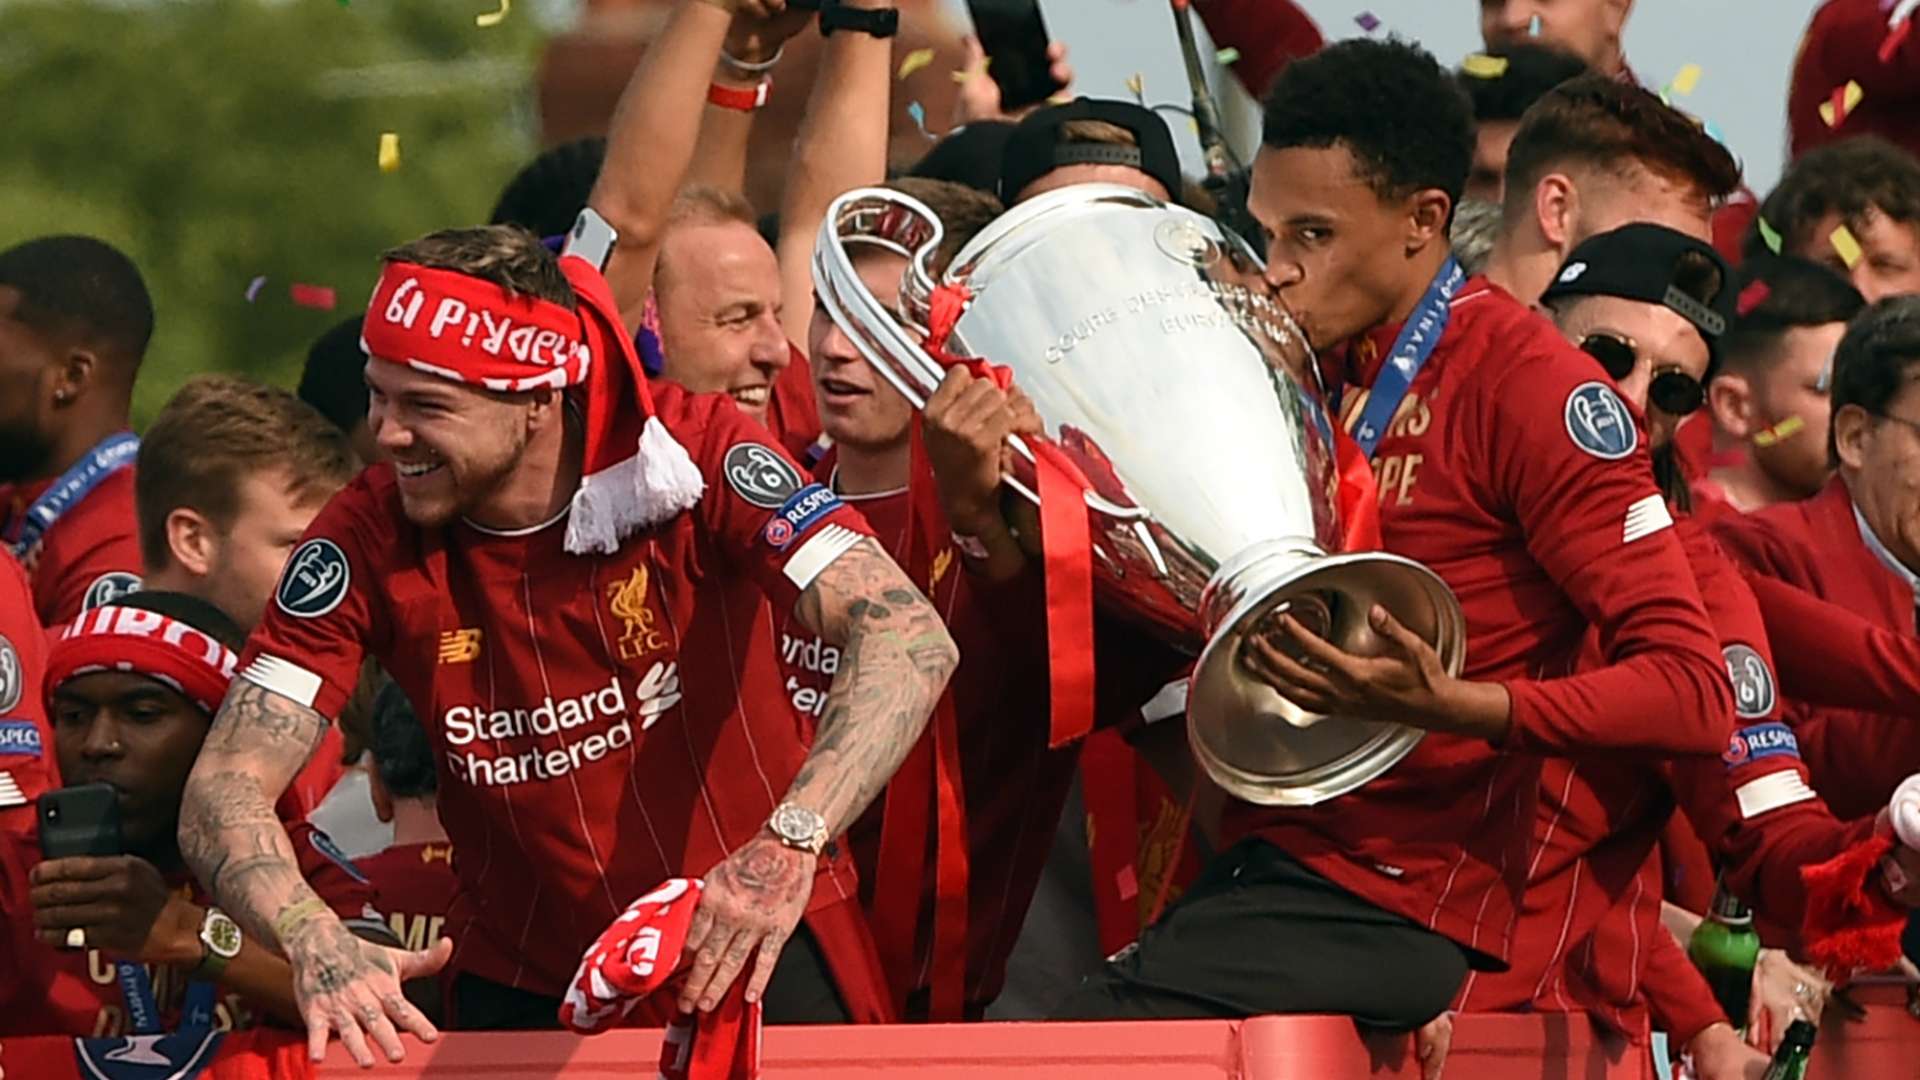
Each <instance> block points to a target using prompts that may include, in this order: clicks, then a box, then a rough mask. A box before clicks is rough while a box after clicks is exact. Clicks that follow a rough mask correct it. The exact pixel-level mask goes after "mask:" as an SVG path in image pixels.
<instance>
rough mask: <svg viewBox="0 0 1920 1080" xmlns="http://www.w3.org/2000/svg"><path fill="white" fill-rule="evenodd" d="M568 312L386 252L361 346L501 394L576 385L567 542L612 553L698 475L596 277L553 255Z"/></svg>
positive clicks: (683, 495) (669, 508)
mask: <svg viewBox="0 0 1920 1080" xmlns="http://www.w3.org/2000/svg"><path fill="white" fill-rule="evenodd" d="M560 269H561V271H562V272H563V273H565V274H566V277H567V281H568V283H569V284H571V285H572V286H573V293H574V297H575V300H576V301H577V303H578V305H579V310H578V311H568V310H567V309H566V308H565V307H564V306H562V305H560V304H556V303H553V302H552V301H548V300H540V299H537V298H535V297H531V296H525V295H520V294H515V293H512V292H509V291H508V290H506V289H504V288H502V287H501V286H499V285H495V284H494V283H492V282H490V281H482V280H480V279H479V278H475V277H471V276H469V275H467V274H463V273H460V272H458V271H454V270H440V269H433V268H429V267H425V266H420V265H417V264H414V263H407V262H390V263H388V264H387V265H386V268H385V270H383V271H382V272H381V275H380V283H379V284H378V285H377V286H375V287H374V290H373V298H372V299H371V300H370V301H369V302H368V304H367V317H366V320H365V321H364V322H363V323H362V330H361V341H360V344H361V347H362V348H363V349H365V350H366V352H367V354H368V355H369V356H372V357H375V358H377V359H380V360H385V361H389V362H392V363H397V364H405V365H406V366H408V367H410V368H413V369H414V370H415V371H421V372H425V373H426V374H429V375H435V376H438V377H440V378H443V379H450V380H452V381H454V382H459V383H464V384H466V385H469V386H477V387H481V388H484V389H487V390H495V391H500V392H507V393H513V392H520V391H527V390H538V389H542V388H552V389H556V390H564V389H567V388H569V387H584V388H585V391H586V393H585V401H584V404H585V410H586V456H585V461H584V464H583V466H582V468H581V478H580V487H579V489H578V490H576V491H575V492H574V495H573V505H572V509H571V513H570V516H569V518H568V521H567V535H566V548H567V550H568V551H570V552H573V553H575V554H581V553H585V552H594V551H597V552H611V551H613V550H615V549H616V548H618V547H619V546H620V542H621V541H622V540H624V539H626V538H627V537H628V536H629V535H631V534H632V533H634V532H635V531H637V530H639V529H643V528H648V527H650V526H654V525H658V524H660V523H661V522H664V521H667V520H669V519H671V518H672V517H674V516H675V515H676V514H679V513H681V512H682V511H685V510H687V509H689V508H691V507H692V506H693V505H694V503H696V502H698V501H699V499H700V494H701V491H702V490H703V489H704V487H705V481H704V480H703V479H702V477H701V475H700V470H699V469H698V468H697V467H696V466H695V465H694V463H693V459H692V458H691V457H690V456H688V454H687V451H686V449H685V448H684V447H682V446H681V445H680V444H679V443H678V442H676V441H675V440H674V438H673V435H672V434H671V433H669V432H668V431H667V429H666V425H664V424H662V423H661V422H660V418H659V417H658V416H657V415H655V411H654V406H653V395H652V394H651V393H650V392H649V391H648V389H647V379H646V374H645V372H644V371H643V370H642V369H641V366H640V360H639V357H638V356H637V355H636V354H635V353H634V347H633V339H632V338H631V337H629V336H628V335H627V333H626V331H625V329H624V328H623V326H622V325H621V322H620V314H619V307H618V305H616V304H615V303H614V299H613V293H612V291H611V290H610V289H609V288H608V287H607V282H606V279H605V278H603V277H601V276H600V272H599V271H598V270H596V269H594V268H593V266H592V264H591V263H589V262H588V261H587V260H586V259H583V258H581V257H579V256H577V255H562V256H561V257H560Z"/></svg>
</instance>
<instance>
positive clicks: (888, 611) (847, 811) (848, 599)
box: [680, 538, 960, 1011]
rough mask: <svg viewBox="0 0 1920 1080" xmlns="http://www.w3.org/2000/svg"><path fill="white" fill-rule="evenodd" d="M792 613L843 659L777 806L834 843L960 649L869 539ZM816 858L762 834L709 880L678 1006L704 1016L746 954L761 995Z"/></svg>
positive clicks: (751, 990)
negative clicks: (785, 806) (815, 818)
mask: <svg viewBox="0 0 1920 1080" xmlns="http://www.w3.org/2000/svg"><path fill="white" fill-rule="evenodd" d="M794 612H795V614H796V615H797V616H798V617H799V619H800V621H801V622H803V623H804V624H805V625H806V626H807V628H808V629H809V630H812V631H813V632H815V633H817V634H819V635H820V636H821V637H823V638H825V639H826V640H827V641H828V642H829V643H831V644H833V645H836V646H838V647H839V648H840V653H841V660H840V669H839V671H838V673H837V674H835V675H834V679H833V686H832V688H831V689H830V690H829V691H828V693H827V703H826V708H825V710H824V712H823V713H822V715H821V719H820V726H819V730H818V732H817V734H816V735H815V736H814V743H813V749H812V750H811V751H810V752H809V753H808V754H807V759H806V761H805V762H804V763H802V765H801V766H800V771H799V773H798V774H797V775H796V776H795V777H794V780H793V784H792V786H791V787H789V788H788V789H787V792H786V798H785V800H784V801H786V802H789V803H793V804H796V805H798V806H801V807H804V808H806V809H808V810H811V811H813V812H814V813H816V814H819V815H820V816H821V817H822V818H824V819H825V821H826V829H827V835H829V836H838V835H840V834H841V833H844V832H845V831H846V829H847V826H848V825H850V824H852V823H853V820H854V819H855V818H857V817H858V816H859V815H860V812H861V811H862V810H865V809H866V807H867V804H868V803H870V802H872V801H873V798H874V796H876V795H878V794H879V793H880V789H881V788H883V787H885V786H886V783H887V781H888V780H889V779H890V778H892V776H893V773H894V770H896V769H898V768H899V767H900V762H901V761H903V760H904V759H905V758H906V756H907V751H908V750H909V749H911V748H912V747H913V744H914V742H915V740H917V739H919V737H920V733H921V731H922V730H923V729H924V728H925V727H926V723H927V717H928V716H929V715H930V714H931V713H932V711H933V706H934V703H935V702H936V701H937V700H938V699H939V697H940V694H941V691H942V690H944V689H945V687H946V684H947V677H948V676H949V675H951V674H952V673H953V669H954V666H955V665H956V664H958V663H959V660H960V654H959V650H958V649H956V648H955V647H954V644H953V639H952V638H951V637H950V636H948V634H947V628H946V627H945V626H944V625H943V624H942V623H941V621H940V617H939V615H938V614H937V613H936V612H935V611H934V609H933V605H931V604H930V603H928V602H927V599H926V597H925V596H923V595H921V593H920V590H919V589H917V588H915V587H914V585H913V582H912V581H910V580H908V578H907V575H906V574H905V573H904V572H903V571H901V569H900V567H899V566H897V565H895V564H894V561H893V560H892V559H890V558H888V557H887V555H886V553H885V552H883V551H881V550H880V547H879V545H878V544H876V543H875V542H874V541H873V540H872V539H871V538H868V539H863V540H861V541H860V542H859V543H857V544H855V545H854V546H853V547H851V548H849V549H847V550H846V551H845V552H844V553H842V554H841V555H840V556H839V557H838V558H836V559H834V560H833V562H831V563H829V564H828V565H827V567H826V568H825V569H823V570H821V571H820V573H819V574H818V575H817V576H816V577H815V578H814V580H813V582H812V583H811V584H810V585H808V587H807V589H806V591H805V592H803V593H802V594H801V596H800V601H799V603H798V605H797V606H796V607H795V609H794ZM817 862H818V860H817V858H816V857H815V856H813V855H811V854H808V853H807V852H805V851H801V850H799V849H796V848H792V847H788V846H786V845H785V844H783V843H781V842H780V841H779V840H778V839H776V838H775V837H774V836H773V834H772V833H771V831H769V830H767V829H762V830H761V831H760V833H759V834H758V835H756V836H755V837H754V838H753V839H752V840H749V841H748V842H747V843H745V844H743V845H742V846H741V847H740V849H739V850H737V851H735V852H734V853H733V854H732V855H730V856H728V857H727V859H726V861H725V862H722V863H721V864H720V865H718V866H716V867H714V868H713V869H712V870H711V871H709V872H708V873H707V875H706V878H705V882H706V891H705V893H704V895H703V896H702V897H701V901H700V907H699V909H698V910H697V911H695V913H694V917H693V923H692V925H691V926H690V927H689V929H688V932H687V941H686V948H687V949H688V950H689V951H691V952H692V953H693V956H694V960H693V967H692V971H691V973H690V975H689V976H688V979H687V983H686V989H685V990H683V991H682V993H681V998H680V1005H681V1007H682V1008H684V1009H692V1008H694V1007H696V1006H697V1007H698V1008H700V1009H701V1010H703V1011H710V1010H712V1009H713V1008H714V1007H715V1006H716V1005H717V1004H718V1003H719V1001H720V999H721V997H722V996H723V995H724V994H725V993H726V991H727V988H728V987H729V986H731V985H732V984H733V980H734V979H735V978H737V977H739V975H740V973H741V972H742V971H743V970H744V969H745V968H746V964H747V961H748V959H749V958H752V957H753V956H754V954H755V951H756V949H757V950H758V959H757V960H756V961H755V963H754V967H753V972H752V975H751V977H750V978H749V980H748V983H747V999H748V1000H749V1001H753V1000H757V999H758V998H759V996H760V993H761V992H762V991H763V990H765V989H766V985H767V980H768V978H770V977H771V976H772V974H773V966H774V963H775V962H776V961H777V960H778V959H779V957H780V950H781V948H782V947H783V946H784V945H785V944H786V940H787V938H788V937H789V936H790V935H792V933H793V929H794V927H795V926H796V925H797V924H798V923H799V921H800V915H801V913H802V912H804V911H805V910H806V906H807V899H808V897H809V896H810V895H811V894H812V891H813V878H814V872H815V868H816V865H817Z"/></svg>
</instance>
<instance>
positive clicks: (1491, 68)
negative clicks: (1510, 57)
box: [1460, 53, 1507, 79]
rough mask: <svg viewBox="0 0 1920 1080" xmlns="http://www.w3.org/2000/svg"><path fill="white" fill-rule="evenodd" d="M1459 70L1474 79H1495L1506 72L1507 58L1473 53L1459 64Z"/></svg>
mask: <svg viewBox="0 0 1920 1080" xmlns="http://www.w3.org/2000/svg"><path fill="white" fill-rule="evenodd" d="M1460 70H1461V71H1464V72H1466V73H1467V74H1469V75H1471V76H1473V77H1474V78H1476V79H1497V78H1499V77H1500V76H1502V75H1505V74H1506V73H1507V58H1506V57H1504V56H1488V55H1487V54H1486V53H1474V54H1473V55H1472V56H1469V57H1467V58H1466V60H1465V61H1463V62H1462V63H1461V64H1460Z"/></svg>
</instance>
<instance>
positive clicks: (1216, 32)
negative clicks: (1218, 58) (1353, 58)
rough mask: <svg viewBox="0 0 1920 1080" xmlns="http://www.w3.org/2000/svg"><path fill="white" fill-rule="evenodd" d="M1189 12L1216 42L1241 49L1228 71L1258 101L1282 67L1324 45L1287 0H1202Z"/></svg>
mask: <svg viewBox="0 0 1920 1080" xmlns="http://www.w3.org/2000/svg"><path fill="white" fill-rule="evenodd" d="M1194 10H1196V11H1198V12H1199V13H1200V20H1201V21H1202V22H1204V23H1206V26H1207V34H1208V36H1209V37H1211V38H1213V43H1214V44H1215V45H1216V46H1218V47H1219V48H1222V49H1226V48H1232V49H1235V50H1237V51H1238V52H1239V53H1240V59H1238V60H1236V61H1234V62H1233V73H1234V75H1236V76H1238V77H1239V79H1240V85H1241V86H1244V87H1246V89H1247V92H1248V93H1249V94H1252V95H1253V96H1254V97H1255V98H1256V99H1259V100H1265V99H1266V96H1267V88H1268V87H1270V86H1272V85H1273V80H1274V77H1275V76H1277V75H1279V74H1280V69H1281V68H1284V67H1286V66H1287V64H1288V63H1290V62H1292V61H1294V60H1298V59H1299V58H1300V57H1303V56H1311V55H1313V54H1314V53H1316V52H1319V51H1320V46H1321V45H1323V44H1325V39H1323V38H1322V37H1321V36H1320V28H1319V27H1318V26H1316V25H1314V22H1313V19H1312V17H1311V16H1309V15H1308V14H1307V13H1306V12H1305V11H1302V10H1301V9H1300V7H1299V5H1297V4H1294V3H1293V2H1292V0H1203V2H1202V3H1198V4H1195V5H1194Z"/></svg>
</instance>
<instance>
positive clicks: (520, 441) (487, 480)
mask: <svg viewBox="0 0 1920 1080" xmlns="http://www.w3.org/2000/svg"><path fill="white" fill-rule="evenodd" d="M526 450H527V439H526V434H525V432H523V431H521V432H516V434H515V437H514V440H513V442H512V443H511V444H510V445H508V446H505V447H502V448H501V449H500V450H499V451H498V452H497V453H495V454H492V455H489V456H488V457H486V458H483V459H477V460H476V459H469V460H466V461H453V460H451V459H447V460H446V463H445V464H444V465H442V466H441V468H443V469H445V470H446V476H447V483H448V487H449V489H450V490H446V491H443V492H436V493H434V494H432V495H429V496H421V495H409V494H408V493H407V489H406V488H405V487H404V486H403V487H402V488H401V489H400V508H401V510H402V511H403V512H404V513H405V514H406V515H407V520H408V521H410V522H412V523H413V524H415V525H418V526H419V527H421V528H423V529H435V528H439V527H441V526H443V525H447V524H450V523H452V521H453V520H454V519H455V518H459V517H468V516H470V515H471V514H472V513H473V511H474V510H476V509H478V508H479V507H481V506H483V505H484V504H485V503H486V501H487V500H488V499H490V498H492V497H493V495H494V493H495V492H496V491H498V490H499V489H500V487H501V486H502V485H503V484H505V483H506V482H507V480H508V478H509V477H511V476H512V475H513V474H514V472H515V471H516V470H518V469H519V468H520V461H521V459H522V458H524V457H525V456H526Z"/></svg>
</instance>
